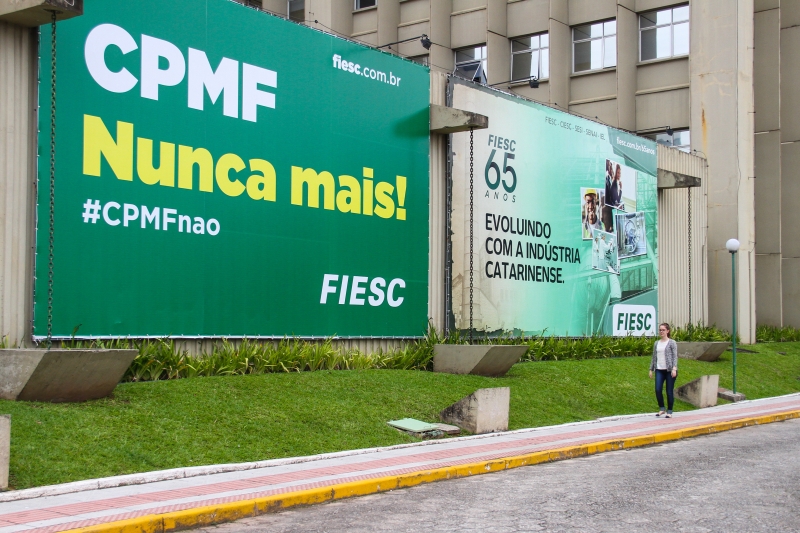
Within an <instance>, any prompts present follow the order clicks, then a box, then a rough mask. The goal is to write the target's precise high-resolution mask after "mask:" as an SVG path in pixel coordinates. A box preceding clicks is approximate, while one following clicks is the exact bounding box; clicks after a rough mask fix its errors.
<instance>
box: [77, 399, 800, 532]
mask: <svg viewBox="0 0 800 533" xmlns="http://www.w3.org/2000/svg"><path fill="white" fill-rule="evenodd" d="M792 418H800V411H787V412H785V413H778V414H773V415H766V416H759V417H754V418H742V419H739V420H734V421H732V422H721V423H716V424H708V425H705V426H696V427H690V428H686V429H678V430H675V431H666V432H663V433H656V434H653V435H643V436H638V437H629V438H623V439H618V440H608V441H601V442H594V443H591V444H582V445H580V446H568V447H566V448H558V449H555V450H546V451H541V452H534V453H530V454H526V455H519V456H515V457H506V458H503V459H492V460H490V461H481V462H478V463H472V464H467V465H460V466H451V467H444V468H436V469H433V470H423V471H419V472H412V473H409V474H401V475H397V476H387V477H382V478H377V479H367V480H363V481H354V482H351V483H339V484H336V485H330V486H328V487H320V488H316V489H309V490H300V491H296V492H289V493H286V494H277V495H274V496H266V497H263V498H253V499H250V500H242V501H239V502H233V503H224V504H219V505H210V506H206V507H197V508H195V509H188V510H185V511H176V512H172V513H164V514H158V515H155V514H153V515H147V516H140V517H137V518H132V519H130V520H121V521H118V522H110V523H108V524H100V525H96V526H90V527H85V528H78V529H71V530H69V531H65V532H64V533H78V532H81V533H166V532H168V531H180V530H184V529H191V528H195V527H200V526H210V525H215V524H221V523H224V522H232V521H234V520H238V519H240V518H248V517H253V516H258V515H262V514H265V513H272V512H276V511H279V510H281V509H286V508H288V507H294V506H298V505H312V504H315V503H322V502H328V501H332V500H340V499H342V498H350V497H353V496H364V495H366V494H374V493H376V492H385V491H389V490H394V489H400V488H404V487H413V486H414V485H420V484H422V483H431V482H433V481H439V480H443V479H456V478H461V477H467V476H475V475H479V474H487V473H489V472H498V471H500V470H508V469H511V468H519V467H521V466H530V465H535V464H540V463H548V462H552V461H561V460H564V459H572V458H574V457H583V456H587V455H594V454H596V453H603V452H610V451H614V450H622V449H627V448H637V447H640V446H649V445H651V444H658V443H661V442H668V441H673V440H679V439H685V438H689V437H696V436H698V435H708V434H710V433H719V432H721V431H728V430H731V429H738V428H742V427H747V426H755V425H760V424H769V423H770V422H781V421H783V420H789V419H792Z"/></svg>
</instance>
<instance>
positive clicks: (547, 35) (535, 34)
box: [509, 31, 550, 82]
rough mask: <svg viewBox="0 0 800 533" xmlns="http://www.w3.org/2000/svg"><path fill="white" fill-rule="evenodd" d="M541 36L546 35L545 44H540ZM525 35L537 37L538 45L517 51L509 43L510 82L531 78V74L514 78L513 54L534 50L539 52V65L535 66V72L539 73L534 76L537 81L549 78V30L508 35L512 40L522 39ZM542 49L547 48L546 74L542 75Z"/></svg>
mask: <svg viewBox="0 0 800 533" xmlns="http://www.w3.org/2000/svg"><path fill="white" fill-rule="evenodd" d="M542 36H546V37H547V46H542V45H541V38H542ZM526 37H538V38H539V47H538V48H528V49H527V50H519V51H517V52H515V51H514V44H513V43H511V76H509V77H510V78H511V81H512V82H517V81H527V80H529V79H530V78H531V76H528V77H527V78H519V79H514V56H515V55H522V54H532V53H533V51H534V50H536V51H538V52H539V66H538V68H537V72H538V73H539V76H538V77H537V78H536V80H537V81H541V80H549V79H550V67H549V65H550V32H549V31H543V32H540V33H531V34H529V35H520V36H518V37H510V38H509V41H514V40H517V39H524V38H526ZM542 50H547V63H548V68H547V76H542Z"/></svg>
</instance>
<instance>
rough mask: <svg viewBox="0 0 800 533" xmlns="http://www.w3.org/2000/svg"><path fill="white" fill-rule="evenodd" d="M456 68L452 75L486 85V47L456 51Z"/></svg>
mask: <svg viewBox="0 0 800 533" xmlns="http://www.w3.org/2000/svg"><path fill="white" fill-rule="evenodd" d="M455 54H456V68H455V70H454V71H453V74H455V75H457V76H461V77H462V78H466V79H468V80H472V81H477V82H478V83H483V84H484V85H485V84H486V46H474V47H471V48H464V49H462V50H456V51H455Z"/></svg>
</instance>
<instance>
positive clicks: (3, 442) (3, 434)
mask: <svg viewBox="0 0 800 533" xmlns="http://www.w3.org/2000/svg"><path fill="white" fill-rule="evenodd" d="M10 460H11V415H0V490H6V489H7V488H8V464H9V461H10Z"/></svg>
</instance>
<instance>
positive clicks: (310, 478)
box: [0, 394, 800, 533]
mask: <svg viewBox="0 0 800 533" xmlns="http://www.w3.org/2000/svg"><path fill="white" fill-rule="evenodd" d="M798 417H800V394H794V395H789V396H782V397H778V398H769V399H764V400H756V401H752V402H743V403H739V404H729V405H724V406H718V407H713V408H709V409H703V410H698V411H691V412H684V413H677V414H676V415H675V417H674V418H672V419H668V420H667V419H663V418H655V417H654V416H652V414H648V415H635V416H625V417H612V418H607V419H601V420H597V421H592V422H582V423H576V424H566V425H562V426H551V427H546V428H536V429H525V430H519V431H512V432H507V433H501V434H493V435H485V436H483V435H481V436H474V437H463V438H456V439H447V440H438V441H428V442H422V443H417V444H411V445H402V446H393V447H388V448H378V449H372V450H355V451H352V452H344V453H338V454H326V455H320V456H314V457H306V458H297V459H290V460H277V461H267V462H262V463H252V464H245V465H220V466H218V467H205V468H194V469H185V470H174V471H166V472H155V473H151V474H144V475H138V476H122V477H120V478H106V479H103V480H93V481H88V482H80V483H73V484H68V485H57V486H51V487H44V488H41V489H29V490H25V491H14V492H8V493H4V494H0V533H10V532H15V531H26V532H37V533H44V532H48V533H49V532H58V531H68V530H73V529H78V530H86V531H93V532H94V531H97V532H99V531H108V532H110V531H123V530H125V531H132V530H133V529H125V528H126V527H131V526H135V527H136V531H147V532H150V531H152V532H161V531H169V530H173V529H179V528H185V527H187V526H192V525H201V524H210V523H216V522H224V521H229V520H232V519H235V518H241V517H245V516H253V515H257V514H261V513H264V512H270V511H274V510H277V509H280V508H283V507H287V506H291V505H297V504H308V503H314V502H320V501H327V500H331V499H337V498H342V497H348V496H353V495H359V494H368V493H371V492H377V491H383V490H390V489H393V488H397V487H401V486H410V485H414V484H418V483H423V482H427V481H435V480H437V479H447V478H452V477H461V476H467V475H475V474H480V473H485V472H490V471H495V470H502V469H506V468H513V467H516V466H523V465H526V464H535V463H539V462H545V461H551V460H557V459H562V458H568V457H574V456H580V455H587V454H591V453H598V452H602V451H611V450H614V449H620V448H625V447H632V446H641V445H647V444H655V443H658V442H663V441H667V440H674V439H678V438H685V437H691V436H695V435H702V434H707V433H710V432H715V431H723V430H727V429H734V428H736V427H741V426H743V425H753V424H759V423H766V422H771V421H779V420H784V419H787V418H798ZM226 470H227V471H226ZM209 471H216V472H217V473H211V474H208V473H206V474H205V475H197V474H199V473H205V472H209ZM169 478H173V479H169ZM131 483H136V484H131ZM121 484H122V485H121ZM101 487H105V488H101Z"/></svg>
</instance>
